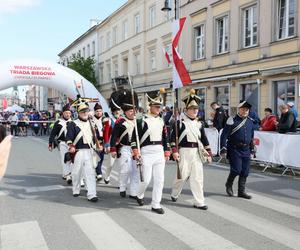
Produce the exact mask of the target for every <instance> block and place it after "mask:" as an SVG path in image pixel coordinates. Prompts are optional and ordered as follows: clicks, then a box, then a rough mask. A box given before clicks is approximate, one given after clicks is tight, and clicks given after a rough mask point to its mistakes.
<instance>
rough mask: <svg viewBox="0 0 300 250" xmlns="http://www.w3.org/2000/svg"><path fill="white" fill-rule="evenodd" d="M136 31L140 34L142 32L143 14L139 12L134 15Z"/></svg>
mask: <svg viewBox="0 0 300 250" xmlns="http://www.w3.org/2000/svg"><path fill="white" fill-rule="evenodd" d="M134 32H135V34H138V33H140V32H141V16H140V14H137V15H135V16H134Z"/></svg>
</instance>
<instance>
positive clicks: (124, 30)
mask: <svg viewBox="0 0 300 250" xmlns="http://www.w3.org/2000/svg"><path fill="white" fill-rule="evenodd" d="M127 38H128V21H127V20H125V21H124V22H123V40H126V39H127Z"/></svg>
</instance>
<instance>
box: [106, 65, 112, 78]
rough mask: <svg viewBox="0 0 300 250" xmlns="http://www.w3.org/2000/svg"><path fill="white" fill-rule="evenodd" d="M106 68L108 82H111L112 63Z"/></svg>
mask: <svg viewBox="0 0 300 250" xmlns="http://www.w3.org/2000/svg"><path fill="white" fill-rule="evenodd" d="M106 68H107V82H111V79H112V77H111V66H110V63H108V64H106Z"/></svg>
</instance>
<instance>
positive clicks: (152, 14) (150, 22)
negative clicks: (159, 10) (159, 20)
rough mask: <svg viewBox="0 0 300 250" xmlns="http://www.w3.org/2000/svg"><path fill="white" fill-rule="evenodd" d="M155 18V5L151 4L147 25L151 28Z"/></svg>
mask: <svg viewBox="0 0 300 250" xmlns="http://www.w3.org/2000/svg"><path fill="white" fill-rule="evenodd" d="M155 18H156V6H155V5H154V6H152V7H151V8H150V9H149V27H150V28H152V27H154V26H155Z"/></svg>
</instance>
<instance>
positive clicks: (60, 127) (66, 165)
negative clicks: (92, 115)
mask: <svg viewBox="0 0 300 250" xmlns="http://www.w3.org/2000/svg"><path fill="white" fill-rule="evenodd" d="M62 111H63V113H62V117H61V118H59V119H58V120H57V121H56V122H55V123H54V126H53V129H52V131H51V134H50V137H49V146H48V148H49V151H50V152H51V151H52V150H53V149H54V148H56V147H57V148H58V150H59V152H60V159H61V165H62V177H63V179H64V180H66V181H67V183H68V184H71V183H72V178H71V162H70V161H66V154H67V153H68V151H69V147H68V145H67V143H66V135H67V126H68V123H70V122H71V121H72V119H71V115H72V114H71V110H70V105H69V104H66V105H65V106H64V107H63V109H62Z"/></svg>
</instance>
